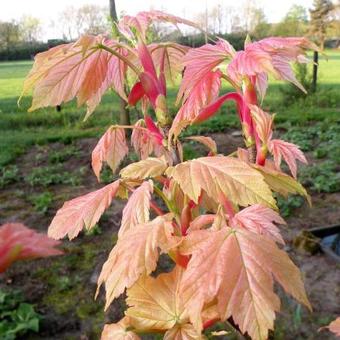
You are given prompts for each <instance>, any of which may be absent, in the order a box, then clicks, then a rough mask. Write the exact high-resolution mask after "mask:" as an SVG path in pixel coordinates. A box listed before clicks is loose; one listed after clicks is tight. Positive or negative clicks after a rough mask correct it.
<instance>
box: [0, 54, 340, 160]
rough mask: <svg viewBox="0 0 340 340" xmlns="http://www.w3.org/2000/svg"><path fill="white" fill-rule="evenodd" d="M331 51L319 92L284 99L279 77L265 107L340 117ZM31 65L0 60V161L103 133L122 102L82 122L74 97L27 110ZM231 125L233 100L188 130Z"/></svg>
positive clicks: (337, 63)
mask: <svg viewBox="0 0 340 340" xmlns="http://www.w3.org/2000/svg"><path fill="white" fill-rule="evenodd" d="M327 55H328V61H326V60H325V59H324V58H323V57H322V58H321V59H320V71H319V88H318V92H317V94H316V95H309V96H308V97H307V98H300V99H298V100H294V101H293V102H285V101H284V100H283V97H282V93H281V91H280V87H282V86H288V85H286V84H283V83H282V82H279V81H275V80H273V81H272V82H271V86H270V87H269V90H268V95H267V97H266V99H265V100H264V103H263V107H264V108H265V109H267V110H270V111H271V112H276V113H277V116H276V122H277V124H280V125H283V126H286V127H287V126H290V125H292V124H293V125H305V124H309V123H311V122H318V121H323V122H326V123H333V122H335V121H338V116H339V111H340V108H339V106H340V52H338V51H327ZM31 67H32V62H31V61H21V62H2V63H0V122H1V123H0V145H1V149H0V166H3V165H6V164H9V163H11V162H13V161H14V160H15V158H16V157H17V156H18V155H20V154H22V153H23V152H25V150H27V147H29V146H31V145H35V144H45V143H50V142H55V141H61V142H63V143H65V144H68V143H70V142H72V141H73V140H74V139H78V138H84V137H93V136H96V137H98V136H100V134H101V133H103V131H104V130H105V128H106V127H107V126H109V125H110V124H112V123H115V122H116V121H117V116H118V113H119V102H118V100H117V99H118V98H117V96H116V95H115V94H114V93H112V92H111V93H107V94H106V95H105V96H104V97H103V99H102V103H101V104H100V105H99V106H98V108H97V109H96V111H95V112H94V114H93V116H92V117H90V119H88V121H86V122H83V117H84V115H85V108H84V107H81V108H77V106H76V104H75V102H71V103H68V104H66V105H63V109H62V112H56V110H55V108H46V109H40V110H37V111H35V112H31V113H28V112H27V109H28V108H29V105H30V101H31V97H24V98H23V99H22V101H21V104H20V107H18V106H17V100H18V98H19V96H20V92H21V89H22V85H23V81H24V78H25V76H26V75H27V73H28V72H29V70H30V68H31ZM223 90H227V88H224V89H223ZM175 96H176V88H175V87H173V88H170V90H169V102H174V99H175ZM170 108H171V110H172V112H173V113H174V114H175V113H176V108H175V107H174V106H173V105H172V106H170ZM134 115H135V114H134ZM226 127H238V122H237V118H236V115H235V109H234V107H233V105H231V104H226V105H224V106H223V108H222V110H221V113H219V114H218V115H216V116H215V117H214V118H213V119H211V120H209V121H208V122H206V123H204V124H202V125H198V126H194V127H191V128H190V129H189V131H188V133H190V134H192V133H209V132H213V131H223V130H224V129H225V128H226Z"/></svg>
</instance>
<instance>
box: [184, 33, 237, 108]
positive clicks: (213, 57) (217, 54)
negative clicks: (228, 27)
mask: <svg viewBox="0 0 340 340" xmlns="http://www.w3.org/2000/svg"><path fill="white" fill-rule="evenodd" d="M234 53H235V51H234V49H233V47H232V46H231V45H230V44H229V43H228V42H227V41H226V40H223V39H219V40H218V41H217V43H216V44H215V45H211V44H206V45H203V46H202V47H199V48H193V49H191V50H189V52H188V53H187V54H186V55H185V56H184V58H183V65H184V67H185V72H184V77H183V80H182V83H181V87H180V89H179V92H178V96H177V101H178V102H179V101H180V100H183V102H185V101H186V100H187V99H188V98H189V96H190V94H191V92H192V91H194V89H195V88H196V86H197V85H198V84H199V83H201V82H202V80H203V79H204V78H206V76H207V74H209V73H210V72H212V71H213V70H214V68H215V67H216V66H218V65H220V64H221V63H222V62H223V61H225V60H227V59H228V58H230V57H232V56H233V54H234Z"/></svg>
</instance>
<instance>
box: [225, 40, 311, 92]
mask: <svg viewBox="0 0 340 340" xmlns="http://www.w3.org/2000/svg"><path fill="white" fill-rule="evenodd" d="M307 49H312V50H318V47H317V46H316V45H314V44H313V43H311V42H310V41H308V40H307V39H306V38H280V37H276V38H273V37H272V38H266V39H263V40H260V41H258V42H254V43H249V44H247V46H246V47H245V50H244V51H239V52H237V53H236V55H235V57H234V58H233V60H232V61H231V62H230V64H229V65H228V74H229V76H230V78H231V79H232V80H233V81H234V82H236V83H238V84H240V83H241V82H242V77H243V76H249V77H252V76H256V83H257V87H258V89H259V90H260V94H261V96H262V97H263V96H264V93H265V89H266V87H267V77H266V76H265V74H272V75H273V76H274V77H275V78H277V79H283V80H287V81H290V82H292V83H293V84H295V85H296V86H297V87H299V88H300V89H301V90H302V91H305V89H304V88H303V86H302V85H301V84H300V83H299V82H298V81H297V79H296V78H295V75H294V72H293V70H292V68H291V66H290V62H292V61H296V62H306V58H302V57H303V56H304V54H305V51H306V50H307Z"/></svg>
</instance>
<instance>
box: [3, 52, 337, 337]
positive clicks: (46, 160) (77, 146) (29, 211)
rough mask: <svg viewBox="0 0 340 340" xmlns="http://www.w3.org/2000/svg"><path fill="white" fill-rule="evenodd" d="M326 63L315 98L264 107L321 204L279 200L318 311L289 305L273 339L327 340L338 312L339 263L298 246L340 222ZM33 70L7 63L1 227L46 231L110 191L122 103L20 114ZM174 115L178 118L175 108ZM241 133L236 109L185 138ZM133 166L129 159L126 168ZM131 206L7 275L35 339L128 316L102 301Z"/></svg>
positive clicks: (333, 57) (333, 109)
mask: <svg viewBox="0 0 340 340" xmlns="http://www.w3.org/2000/svg"><path fill="white" fill-rule="evenodd" d="M327 55H328V61H326V60H325V59H324V58H321V60H320V68H319V85H318V89H317V93H316V94H309V95H307V96H304V95H301V94H298V93H297V92H296V91H293V92H292V91H291V90H289V89H290V87H289V85H287V84H283V83H282V82H279V81H275V80H272V84H271V86H270V87H269V90H268V95H267V97H266V99H265V100H264V103H263V107H264V108H265V109H266V110H268V111H270V112H275V113H277V115H276V118H275V119H276V125H277V128H278V129H277V131H278V132H277V133H278V134H279V135H281V136H282V138H283V139H285V140H287V141H290V142H294V143H296V144H298V145H299V146H300V147H301V149H302V150H303V151H304V152H306V155H307V158H308V160H309V163H310V164H309V165H308V166H304V167H301V169H300V170H301V171H300V178H299V179H300V180H301V182H302V183H303V184H304V185H305V186H306V187H307V189H308V191H309V192H310V193H311V195H312V200H313V208H312V209H310V208H309V207H308V206H307V204H306V203H305V202H304V201H303V200H302V199H300V198H298V197H295V196H291V197H289V199H288V201H285V200H280V199H279V201H278V205H279V207H280V210H281V214H282V216H284V218H285V219H286V221H287V227H284V228H282V234H283V237H284V239H285V241H286V246H285V247H286V250H287V251H288V252H289V254H290V256H291V257H292V258H293V260H294V261H295V262H296V263H297V264H298V265H299V267H300V268H301V270H302V273H303V276H304V279H305V282H306V288H307V292H308V294H309V297H310V299H311V303H312V305H313V308H314V312H313V313H308V312H307V311H306V310H304V309H303V308H301V306H300V305H298V304H297V303H296V302H294V301H293V300H292V299H290V298H288V297H282V312H281V313H280V314H278V320H277V322H276V324H275V326H276V328H275V332H273V333H272V334H271V339H274V340H283V339H310V340H316V339H320V334H319V333H317V329H318V328H319V327H321V326H324V325H325V324H327V323H329V322H330V321H331V320H332V319H334V318H335V316H336V313H337V312H338V305H337V301H338V293H339V291H338V289H339V287H338V282H339V280H340V271H339V266H338V264H336V263H335V262H332V261H331V260H330V259H329V258H328V257H327V256H326V255H325V254H322V253H320V252H318V253H317V255H315V256H311V254H309V253H305V252H304V249H299V248H298V246H296V244H295V243H294V240H295V239H296V236H297V235H298V234H299V233H300V231H301V230H306V229H307V230H308V229H310V228H313V227H319V226H324V225H331V224H338V223H339V219H340V215H339V204H340V195H339V192H340V177H339V173H340V169H339V164H340V124H339V123H340V51H327ZM31 66H32V62H31V61H24V62H10V63H7V62H6V63H0V145H1V148H0V225H1V224H2V223H5V222H7V221H17V222H23V223H25V224H26V225H28V226H30V227H32V228H35V229H37V230H40V231H43V232H46V230H47V226H48V225H49V223H50V222H51V219H52V218H53V216H54V215H55V213H56V211H57V209H59V208H60V207H61V205H62V203H63V202H64V201H65V200H69V199H71V198H73V197H75V196H79V195H81V194H84V193H86V192H89V191H93V190H95V189H98V188H99V187H101V186H102V185H103V183H109V182H110V181H111V180H112V173H111V172H110V171H108V168H106V169H104V174H103V176H102V182H103V183H101V184H98V183H97V180H96V178H95V176H94V175H93V173H92V169H91V165H90V155H91V151H92V149H93V147H94V145H95V144H96V142H97V140H98V137H99V136H100V135H101V134H102V133H103V131H104V130H105V129H106V128H107V127H108V126H109V125H110V124H112V123H115V122H116V121H117V116H118V110H119V102H118V100H117V99H118V98H117V96H116V95H115V94H113V93H108V94H106V95H105V96H104V98H103V99H102V103H101V104H100V106H99V107H98V108H97V109H96V111H95V112H94V114H93V115H92V116H91V117H90V118H89V119H88V120H87V121H86V122H84V121H83V117H84V115H85V108H83V107H82V108H77V107H76V104H75V103H74V102H71V103H68V104H65V105H63V108H62V111H61V112H57V111H56V109H55V108H46V109H41V110H38V111H36V112H32V113H28V112H27V109H28V107H29V105H30V100H31V98H30V97H25V98H23V99H22V102H21V104H20V107H18V106H17V100H18V97H19V96H20V92H21V88H22V84H23V80H24V78H25V76H26V75H27V73H28V72H29V70H30V68H31ZM223 90H227V88H224V89H223ZM169 94H170V95H169V97H170V99H169V102H170V101H172V102H173V100H174V98H175V96H176V86H173V87H172V88H171V89H170V91H169ZM171 110H172V112H173V113H176V108H175V107H173V106H172V107H171ZM132 115H133V118H135V117H136V116H137V112H136V111H134V110H133V111H132ZM236 128H238V122H237V118H236V114H235V109H234V107H233V105H231V104H226V105H224V106H223V108H222V110H221V112H220V113H219V114H218V115H216V116H215V117H214V118H212V119H210V120H209V121H208V122H205V123H204V124H202V125H197V126H192V127H190V128H189V129H188V131H187V132H186V134H198V133H200V134H206V135H210V136H212V137H213V138H214V139H215V140H216V142H217V145H218V150H219V151H221V152H224V153H228V152H227V150H234V149H235V147H237V146H241V145H242V143H243V141H242V137H241V136H240V135H239V134H237V133H236V134H235V133H234V132H235V131H234V130H235V129H236ZM200 152H201V150H199V149H197V148H195V146H194V143H191V142H190V143H186V144H185V145H184V155H185V156H186V158H187V159H188V158H193V157H197V156H199V155H200ZM127 162H129V159H127V160H125V161H124V165H125V164H127ZM122 207H123V204H122V202H121V201H119V200H114V202H113V204H112V207H111V208H110V210H109V211H108V213H105V214H104V215H103V217H102V218H101V220H100V222H99V223H98V225H97V226H96V227H95V228H94V229H93V231H91V232H90V233H82V234H81V235H80V236H79V237H78V238H76V239H75V240H73V241H72V242H68V241H67V240H64V241H63V243H62V248H63V250H64V251H65V255H64V256H61V257H57V258H51V259H45V260H38V261H27V262H18V263H17V264H15V265H13V266H12V267H11V268H10V269H9V270H8V271H7V272H6V273H5V276H4V280H3V282H4V283H2V282H1V280H0V298H1V297H2V299H3V300H5V298H4V296H5V297H6V296H7V299H8V300H11V301H12V300H13V299H14V298H13V297H12V295H13V294H14V293H13V292H15V291H16V289H18V290H19V291H20V292H21V294H22V295H23V296H22V297H21V298H17V297H16V298H15V299H14V300H15V301H16V303H17V305H19V303H20V301H25V302H27V303H29V304H31V305H32V306H34V308H35V310H36V312H37V313H38V314H39V315H41V316H40V317H39V318H40V331H39V334H38V335H35V334H34V333H30V335H29V337H28V339H51V338H53V339H79V338H86V339H97V338H98V334H99V333H100V331H101V329H102V326H103V320H104V318H105V320H106V321H108V322H113V321H114V320H117V319H119V318H120V317H121V316H122V310H123V307H122V301H121V300H118V302H115V303H113V304H112V306H111V307H110V309H109V310H108V312H106V314H105V315H104V312H103V304H104V297H103V294H100V296H99V298H98V300H97V301H96V302H94V301H93V295H94V292H95V289H96V278H97V277H98V274H99V271H100V269H101V265H102V264H103V262H104V261H105V260H106V258H107V255H108V253H109V251H110V249H111V248H112V246H113V244H114V243H115V241H116V238H115V236H112V234H113V233H115V232H116V231H117V230H118V228H119V225H120V219H121V210H122ZM300 251H302V252H300ZM3 290H4V291H6V293H3ZM8 291H9V292H8ZM32 292H34V294H33V293H32ZM6 294H7V295H6ZM280 295H282V294H280ZM12 302H13V301H12ZM5 307H6V306H5ZM5 307H3V308H5ZM0 311H1V310H0ZM32 317H33V318H37V316H35V315H33V316H32ZM222 327H223V325H222ZM322 336H323V339H333V338H332V337H327V335H322ZM0 338H2V337H1V320H0ZM143 339H144V337H143ZM145 339H152V340H154V339H159V338H155V337H153V336H149V337H148V336H147V337H145ZM221 339H228V340H229V339H234V338H232V337H229V336H228V337H223V338H221Z"/></svg>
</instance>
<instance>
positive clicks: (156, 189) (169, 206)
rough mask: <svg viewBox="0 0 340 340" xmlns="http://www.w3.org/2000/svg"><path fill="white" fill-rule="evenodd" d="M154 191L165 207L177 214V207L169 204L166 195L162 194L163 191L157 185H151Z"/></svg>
mask: <svg viewBox="0 0 340 340" xmlns="http://www.w3.org/2000/svg"><path fill="white" fill-rule="evenodd" d="M153 190H154V192H155V193H156V194H157V195H158V196H159V197H160V198H161V199H162V200H163V201H164V203H165V204H166V206H167V208H168V209H169V211H171V212H173V213H175V214H178V211H177V209H175V208H174V207H173V205H172V204H171V202H170V201H169V200H168V199H167V197H166V196H165V195H164V193H163V191H162V190H161V189H159V188H158V187H157V186H154V187H153Z"/></svg>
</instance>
